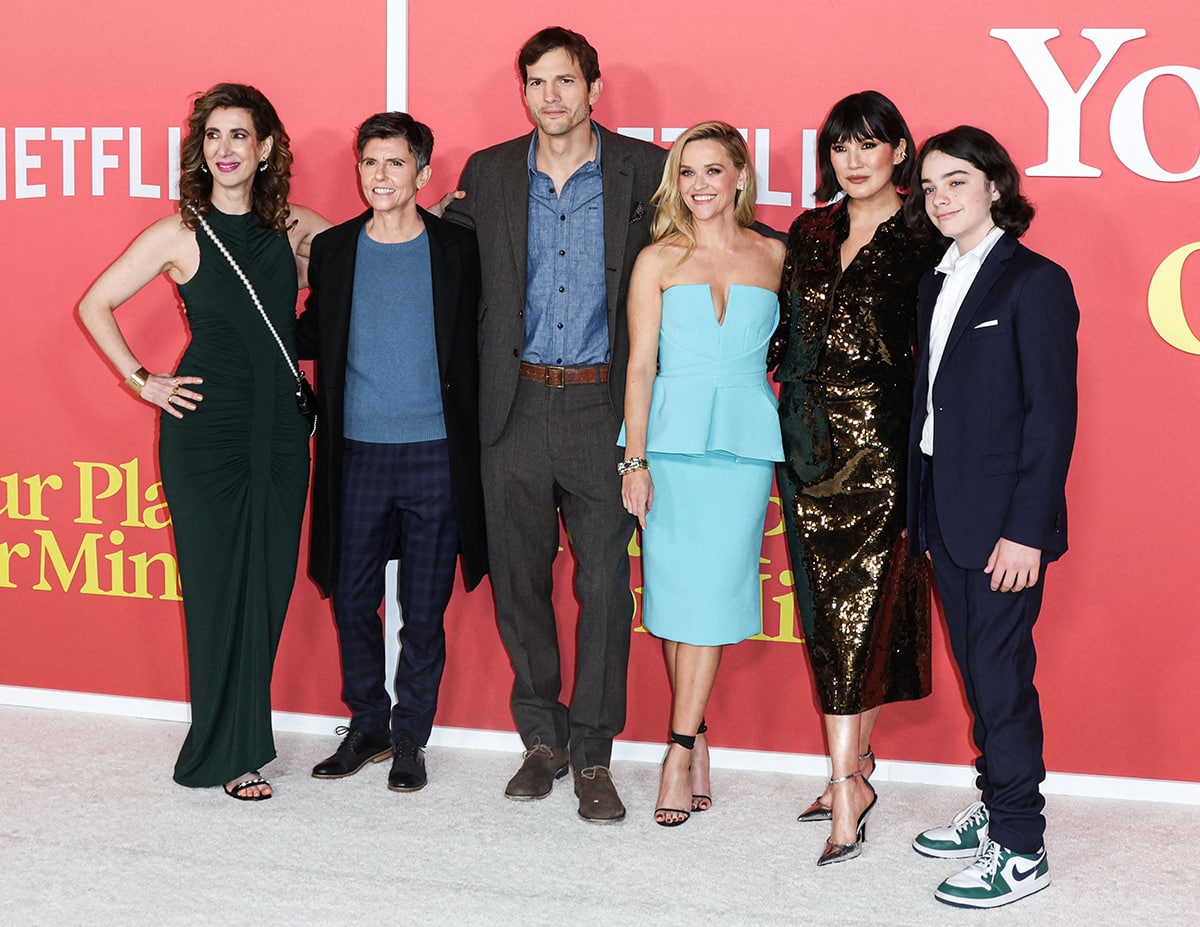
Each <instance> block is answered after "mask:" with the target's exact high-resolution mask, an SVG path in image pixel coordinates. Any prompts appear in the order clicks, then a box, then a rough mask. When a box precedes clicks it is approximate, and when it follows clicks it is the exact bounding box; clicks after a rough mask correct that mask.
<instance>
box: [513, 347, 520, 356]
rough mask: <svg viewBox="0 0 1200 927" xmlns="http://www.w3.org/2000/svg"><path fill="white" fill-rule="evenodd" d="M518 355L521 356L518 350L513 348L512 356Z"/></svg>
mask: <svg viewBox="0 0 1200 927" xmlns="http://www.w3.org/2000/svg"><path fill="white" fill-rule="evenodd" d="M520 356H521V352H520V351H518V350H517V349H516V348H513V357H520Z"/></svg>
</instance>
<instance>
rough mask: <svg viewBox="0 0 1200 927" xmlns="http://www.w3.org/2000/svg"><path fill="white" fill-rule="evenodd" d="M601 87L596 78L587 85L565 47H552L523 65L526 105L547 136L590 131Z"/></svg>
mask: <svg viewBox="0 0 1200 927" xmlns="http://www.w3.org/2000/svg"><path fill="white" fill-rule="evenodd" d="M600 90H601V83H600V80H599V79H597V80H596V82H595V83H594V84H592V85H591V86H590V87H589V86H588V84H587V81H586V80H585V79H584V77H583V71H582V70H581V69H580V67H579V62H577V61H576V60H575V59H574V58H572V57H571V54H570V53H569V52H568V51H567V50H566V49H565V48H554V49H551V50H550V51H548V52H546V54H544V55H542V57H540V58H539V59H538V60H537V61H535V62H534V63H533V64H531V65H529V66H528V67H527V68H526V69H525V105H526V106H528V107H529V115H530V117H531V118H532V119H533V122H534V125H536V126H537V127H538V130H539V131H540V132H542V133H544V134H546V135H549V136H564V135H570V134H571V133H572V132H575V131H579V132H588V131H591V124H590V121H589V119H590V116H591V111H592V104H593V103H595V102H596V101H597V100H598V99H599V98H600ZM581 127H582V128H581Z"/></svg>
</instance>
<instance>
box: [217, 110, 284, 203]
mask: <svg viewBox="0 0 1200 927" xmlns="http://www.w3.org/2000/svg"><path fill="white" fill-rule="evenodd" d="M271 144H272V142H271V139H270V138H269V137H268V138H264V139H263V140H262V141H259V139H258V136H256V135H255V133H254V118H253V117H252V116H251V115H250V111H249V110H245V109H239V108H236V107H222V108H220V109H214V110H213V111H212V112H211V113H210V114H209V116H208V119H207V120H206V121H205V123H204V163H205V164H207V165H208V170H209V173H211V174H212V178H213V183H214V184H220V185H222V186H226V187H232V186H237V185H239V184H245V183H253V181H254V172H255V171H256V170H258V164H259V162H260V161H262V160H263V159H265V158H266V157H267V156H268V155H269V154H270V153H271Z"/></svg>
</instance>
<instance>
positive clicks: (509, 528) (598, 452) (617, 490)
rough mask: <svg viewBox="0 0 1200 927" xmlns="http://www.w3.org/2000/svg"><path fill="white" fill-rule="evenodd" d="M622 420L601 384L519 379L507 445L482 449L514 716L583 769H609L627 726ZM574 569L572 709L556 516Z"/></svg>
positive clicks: (528, 736)
mask: <svg viewBox="0 0 1200 927" xmlns="http://www.w3.org/2000/svg"><path fill="white" fill-rule="evenodd" d="M619 428H620V422H619V421H617V419H616V417H615V415H614V414H613V410H612V405H611V403H610V401H609V397H608V388H607V386H606V385H603V384H595V385H577V386H567V387H565V388H563V389H552V388H549V387H546V386H544V385H542V384H540V383H535V382H532V381H529V380H521V381H519V382H518V384H517V393H516V398H515V400H514V402H513V407H512V411H511V413H510V415H509V419H508V422H507V424H506V425H505V428H504V431H503V433H502V434H501V436H500V438H499V439H498V440H497V441H496V443H495V444H493V445H491V446H485V447H484V448H483V491H484V502H485V506H486V511H487V522H488V554H489V558H490V560H491V577H492V591H493V594H494V596H495V600H496V619H497V623H498V624H499V627H500V636H501V638H502V639H503V641H504V646H505V648H506V649H507V650H508V656H509V659H510V660H511V661H512V667H513V673H514V676H515V678H514V681H513V690H512V713H513V719H514V720H515V721H516V724H517V729H518V730H519V731H520V733H521V738H522V739H523V740H524V742H525V745H526V746H527V747H529V746H532V744H533V742H534V738H540V740H541V742H542V743H544V744H546V745H548V746H551V747H563V746H566V747H569V748H570V754H571V763H572V765H573V766H574V767H575V768H576V769H577V770H582V769H586V768H587V767H590V766H608V765H609V763H610V760H611V755H612V741H613V738H614V737H615V736H616V735H618V734H620V733H621V731H622V730H623V729H624V727H625V688H626V678H627V675H628V669H629V639H630V632H631V626H632V623H633V607H634V602H633V595H632V593H631V592H630V589H629V553H628V549H629V540H630V538H631V536H632V534H633V528H634V521H633V518H632V516H631V515H629V514H628V513H627V512H626V511H625V509H624V507H623V506H622V504H621V483H620V477H619V476H617V472H616V464H617V462H618V461H619V460H620V459H621V449H620V448H618V447H617V445H616V438H617V433H618V430H619ZM559 512H561V513H562V518H563V522H564V524H565V525H566V528H567V532H568V534H569V536H570V539H571V547H572V550H573V551H574V554H575V558H576V561H577V563H578V568H577V570H576V573H575V594H576V598H577V599H578V602H579V624H578V630H577V633H576V634H575V639H576V660H575V686H574V692H573V694H572V697H571V698H570V700H569V701H570V707H569V708H568V707H567V705H566V704H564V694H563V692H562V671H561V657H560V653H559V646H558V639H559V632H558V625H557V622H556V619H555V611H554V602H553V598H552V594H553V567H554V559H555V557H556V556H557V554H558V541H559V524H558V513H559Z"/></svg>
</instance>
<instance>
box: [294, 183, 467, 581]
mask: <svg viewBox="0 0 1200 927" xmlns="http://www.w3.org/2000/svg"><path fill="white" fill-rule="evenodd" d="M418 211H419V212H420V215H421V218H422V219H423V220H424V222H425V231H426V234H427V235H428V236H429V261H430V265H431V266H430V270H431V271H432V276H433V329H434V338H435V340H436V342H437V355H438V373H439V378H440V380H441V387H442V413H443V415H444V417H445V421H446V442H447V445H448V447H449V451H450V483H451V492H452V495H453V497H454V514H455V518H456V519H457V521H458V533H459V544H460V552H461V565H462V573H463V583H464V585H465V586H466V588H467V589H473V588H474V587H475V586H476V585H478V583H479V581H480V580H481V579H482V578H483V576H484V574H486V573H487V570H488V559H487V537H486V534H485V531H484V520H483V488H482V485H481V483H480V475H479V362H478V357H477V355H476V351H475V341H476V336H475V318H476V316H475V310H476V306H477V305H478V303H479V249H478V247H477V246H476V243H475V235H474V234H473V233H471V232H470V231H468V230H467V229H464V228H461V227H460V226H457V225H453V224H452V223H449V222H444V221H442V220H441V219H438V218H437V217H436V216H432V215H430V214H429V213H427V212H426V211H425V210H423V209H420V207H418ZM370 218H371V210H369V209H368V210H367V211H366V212H364V213H362V214H361V215H359V216H356V217H355V218H353V219H350V220H349V221H347V222H343V223H342V224H341V225H335V226H334V227H333V228H330V229H326V230H325V231H324V232H322V233H321V234H319V235H318V236H317V237H316V238H314V239H313V243H312V256H311V258H310V260H309V265H308V283H309V287H310V290H309V296H308V301H307V303H306V309H305V311H304V313H303V314H302V315H301V316H300V319H299V321H298V322H297V324H296V344H297V349H298V351H299V354H300V356H301V357H303V358H316V361H317V383H316V387H317V411H318V416H317V447H316V455H315V456H316V465H315V470H314V474H313V484H312V486H313V490H312V492H313V506H312V525H311V529H310V532H309V558H308V572H309V575H310V576H312V578H313V580H315V581H316V583H317V585H318V586H320V587H321V591H322V593H323V594H324V595H326V596H328V595H330V594H331V592H332V585H333V577H334V573H335V570H336V560H337V550H338V538H337V534H338V528H339V525H340V523H341V518H340V511H341V509H340V506H341V496H342V451H343V448H344V447H345V443H344V435H343V425H344V416H343V403H344V400H345V389H346V351H347V349H348V347H349V344H350V305H351V298H352V296H353V295H354V264H355V258H356V255H357V253H358V233H359V231H360V230H361V229H362V227H363V226H364V225H365V224H366V222H367V220H368V219H370ZM393 556H398V554H393Z"/></svg>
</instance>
